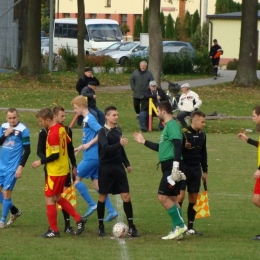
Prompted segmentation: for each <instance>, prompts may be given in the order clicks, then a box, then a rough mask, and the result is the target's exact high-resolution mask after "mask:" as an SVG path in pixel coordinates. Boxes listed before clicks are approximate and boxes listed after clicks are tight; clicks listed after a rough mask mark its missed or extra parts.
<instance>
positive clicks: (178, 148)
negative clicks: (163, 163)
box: [172, 139, 182, 162]
mask: <svg viewBox="0 0 260 260" xmlns="http://www.w3.org/2000/svg"><path fill="white" fill-rule="evenodd" d="M172 143H173V145H174V158H173V160H174V161H177V162H179V161H180V160H181V153H182V143H181V140H180V139H173V140H172Z"/></svg>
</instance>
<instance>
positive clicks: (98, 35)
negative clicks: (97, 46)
mask: <svg viewBox="0 0 260 260" xmlns="http://www.w3.org/2000/svg"><path fill="white" fill-rule="evenodd" d="M87 30H88V34H89V38H90V39H91V40H93V41H96V42H100V41H102V42H103V41H121V40H122V38H123V36H122V32H121V30H120V28H119V26H118V25H117V24H89V25H88V26H87Z"/></svg>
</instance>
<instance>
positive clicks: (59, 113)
mask: <svg viewBox="0 0 260 260" xmlns="http://www.w3.org/2000/svg"><path fill="white" fill-rule="evenodd" d="M52 111H53V114H54V121H55V122H56V123H58V124H61V125H63V123H64V121H65V119H66V116H65V109H64V108H63V107H61V106H56V107H54V108H53V110H52ZM64 127H65V129H66V132H67V134H68V136H69V138H70V139H71V142H70V143H68V144H67V149H68V156H69V159H70V163H71V168H72V174H74V175H76V173H77V164H76V158H75V153H74V147H73V142H72V130H71V128H70V127H68V126H64ZM47 135H48V129H45V128H43V129H41V131H40V133H39V137H38V145H37V155H38V156H39V157H40V158H41V159H44V158H45V157H46V140H47ZM45 166H46V165H45ZM45 166H44V172H45V179H46V178H47V172H46V167H45ZM71 184H72V183H71V174H70V172H68V174H67V179H66V182H65V186H64V189H63V190H64V191H65V190H66V189H67V188H68V187H70V186H71ZM62 214H63V217H64V222H65V228H64V232H65V233H67V234H71V235H75V231H74V230H73V228H72V227H71V225H70V215H69V214H68V213H67V212H66V211H65V210H64V209H62Z"/></svg>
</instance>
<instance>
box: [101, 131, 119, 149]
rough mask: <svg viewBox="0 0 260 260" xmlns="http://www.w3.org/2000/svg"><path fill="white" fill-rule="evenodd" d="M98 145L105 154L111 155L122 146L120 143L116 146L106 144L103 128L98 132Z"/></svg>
mask: <svg viewBox="0 0 260 260" xmlns="http://www.w3.org/2000/svg"><path fill="white" fill-rule="evenodd" d="M98 144H99V145H100V146H101V148H102V150H103V152H104V153H105V154H109V153H113V152H115V151H117V150H119V149H121V148H122V145H121V144H120V142H118V143H116V144H108V141H107V137H106V133H105V129H104V128H101V129H100V130H99V131H98Z"/></svg>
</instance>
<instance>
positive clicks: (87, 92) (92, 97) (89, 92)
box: [81, 81, 105, 126]
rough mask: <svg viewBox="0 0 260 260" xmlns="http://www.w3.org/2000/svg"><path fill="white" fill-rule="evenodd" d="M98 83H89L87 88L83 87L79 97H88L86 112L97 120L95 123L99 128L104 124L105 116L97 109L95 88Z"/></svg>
mask: <svg viewBox="0 0 260 260" xmlns="http://www.w3.org/2000/svg"><path fill="white" fill-rule="evenodd" d="M97 86H98V83H97V82H96V81H90V82H89V83H88V86H86V87H84V88H83V89H82V91H81V95H82V96H84V97H88V110H89V112H90V113H91V114H92V115H93V116H94V117H96V118H97V121H98V122H99V124H100V125H101V126H104V124H105V114H104V113H103V112H102V111H101V110H99V109H98V108H97V101H96V99H97V95H96V92H95V91H96V88H97Z"/></svg>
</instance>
